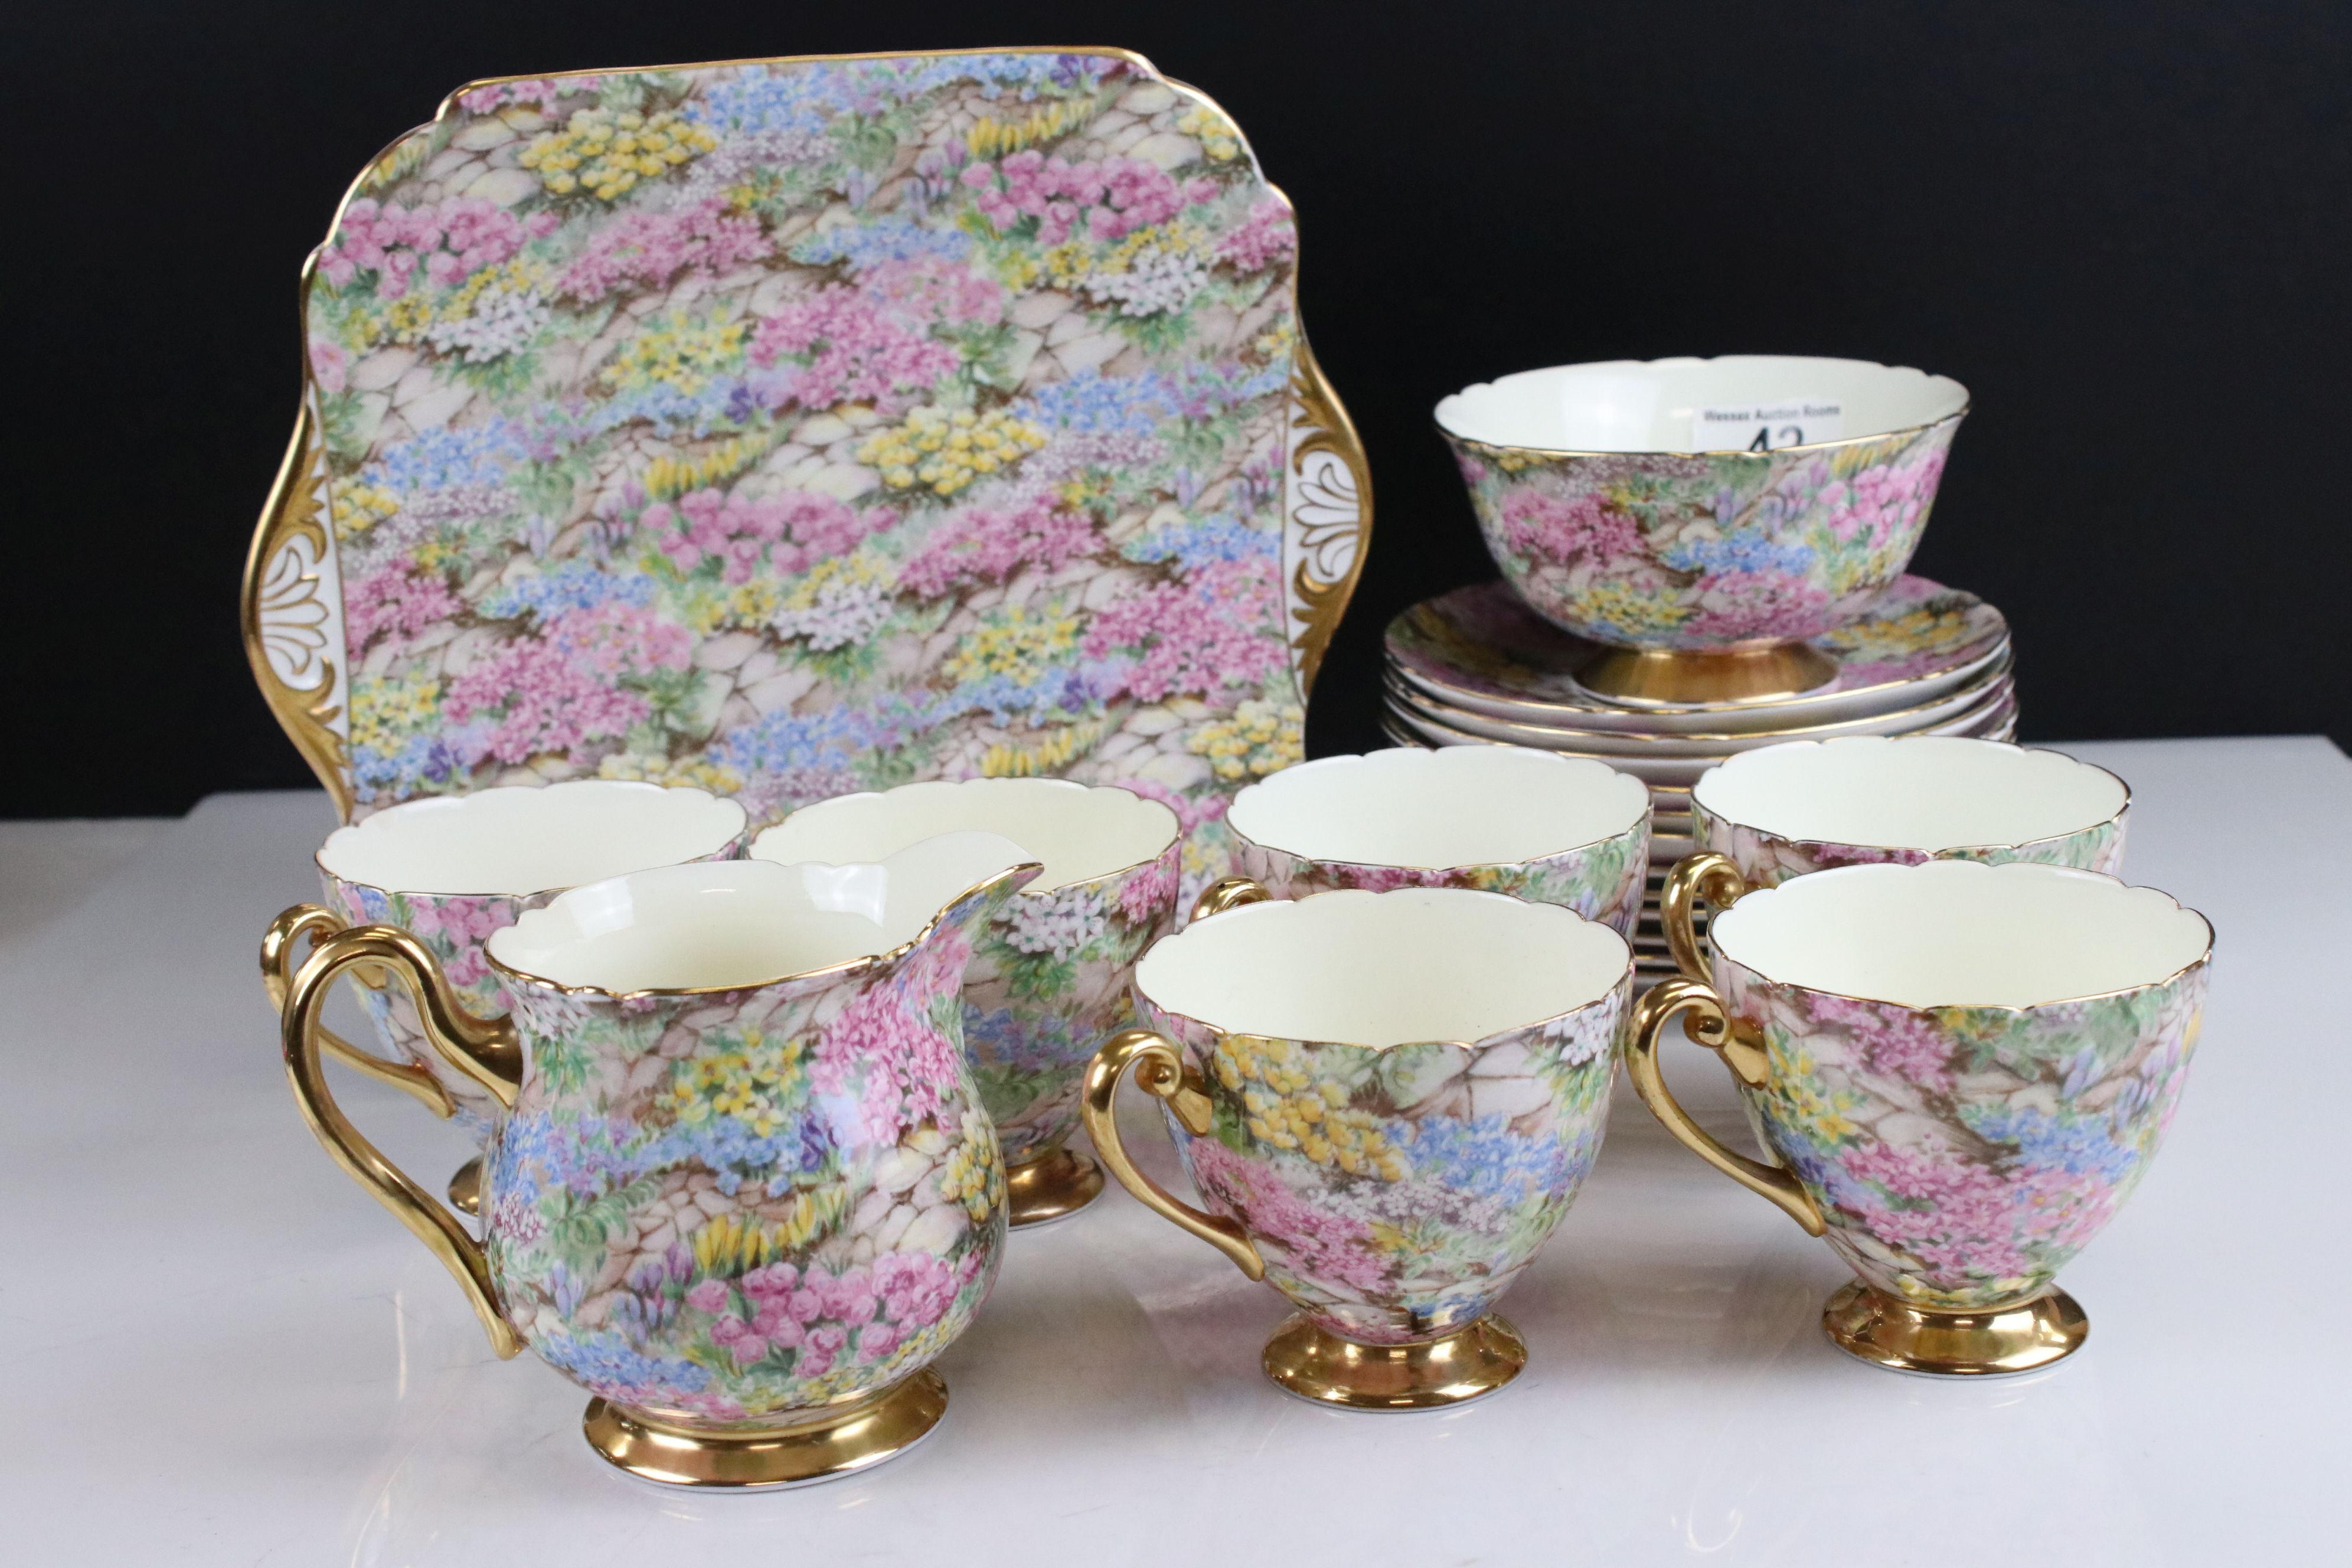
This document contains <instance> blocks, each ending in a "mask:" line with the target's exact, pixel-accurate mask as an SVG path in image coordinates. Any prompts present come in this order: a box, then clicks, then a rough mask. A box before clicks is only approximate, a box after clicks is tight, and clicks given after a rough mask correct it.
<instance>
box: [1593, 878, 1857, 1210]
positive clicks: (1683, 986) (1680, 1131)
mask: <svg viewBox="0 0 2352 1568" xmlns="http://www.w3.org/2000/svg"><path fill="white" fill-rule="evenodd" d="M1693 858H1696V857H1693ZM1689 864H1690V861H1688V860H1685V861H1684V862H1683V865H1684V866H1687V865H1689ZM1681 869H1682V867H1681V866H1677V867H1676V868H1675V870H1676V871H1677V872H1679V871H1680V870H1681ZM1677 1013H1681V1014H1685V1015H1686V1016H1685V1017H1684V1019H1683V1033H1684V1034H1685V1036H1686V1037H1689V1038H1690V1039H1692V1040H1695V1041H1696V1042H1697V1043H1698V1044H1700V1045H1702V1046H1705V1047H1707V1048H1708V1049H1710V1050H1712V1051H1714V1052H1715V1053H1716V1054H1717V1056H1719V1057H1721V1058H1723V1060H1724V1065H1725V1066H1726V1067H1728V1068H1730V1069H1731V1072H1732V1076H1734V1077H1735V1078H1737V1079H1739V1081H1740V1082H1741V1083H1743V1084H1746V1085H1747V1086H1748V1088H1750V1089H1760V1088H1762V1087H1763V1086H1764V1084H1765V1083H1766V1082H1767V1081H1768V1080H1769V1078H1770V1077H1771V1063H1770V1061H1769V1058H1768V1057H1767V1056H1766V1053H1765V1051H1764V1049H1763V1047H1760V1046H1759V1045H1757V1044H1756V1043H1755V1042H1753V1041H1751V1040H1742V1039H1740V1038H1738V1037H1737V1035H1736V1034H1735V1032H1734V1029H1733V1026H1732V1020H1731V1016H1730V1015H1729V1014H1727V1013H1726V1012H1725V1011H1724V1008H1723V1001H1722V999H1721V998H1720V997H1718V996H1717V995H1716V994H1715V992H1714V991H1713V990H1712V989H1711V988H1709V987H1708V986H1706V985H1705V984H1700V983H1699V982H1697V981H1695V980H1661V981H1659V982H1658V983H1657V984H1655V985H1653V986H1651V987H1650V989H1649V990H1648V991H1646V992H1644V993H1643V994H1642V999H1641V1000H1640V1001H1638V1002H1636V1003H1634V1004H1633V1016H1631V1017H1630V1018H1628V1019H1627V1020H1626V1024H1625V1027H1626V1041H1625V1070H1626V1073H1627V1074H1628V1075H1629V1076H1630V1077H1631V1078H1632V1079H1633V1092H1634V1093H1636V1094H1638V1095H1640V1096H1641V1097H1642V1103H1643V1104H1644V1105H1646V1106H1648V1107H1649V1108H1650V1113H1651V1114H1652V1115H1653V1116H1655V1117H1656V1118H1657V1119H1658V1120H1659V1121H1662V1122H1664V1124H1665V1128H1666V1131H1669V1132H1671V1133H1673V1134H1674V1135H1675V1137H1676V1138H1678V1139H1680V1140H1681V1141H1682V1142H1683V1143H1684V1144H1685V1146H1686V1147H1688V1148H1689V1149H1690V1150H1691V1152H1694V1153H1696V1155H1697V1156H1698V1157H1699V1158H1700V1159H1702V1160H1705V1161H1706V1163H1708V1164H1710V1165H1713V1166H1714V1167H1715V1168H1716V1169H1717V1170H1718V1171H1721V1172H1722V1173H1724V1174H1725V1175H1727V1176H1729V1177H1730V1178H1731V1179H1732V1180H1733V1181H1735V1182H1738V1184H1740V1185H1741V1186H1743V1187H1746V1188H1748V1190H1749V1191H1750V1192H1754V1193H1758V1194H1761V1195H1762V1196H1764V1197H1766V1198H1769V1199H1770V1200H1771V1201H1772V1202H1773V1203H1775V1204H1777V1205H1780V1207H1781V1208H1782V1209H1783V1210H1785V1211H1786V1212H1787V1214H1788V1215H1789V1217H1790V1219H1793V1220H1795V1221H1796V1222H1797V1223H1798V1224H1799V1225H1801V1226H1804V1227H1805V1234H1806V1235H1808V1236H1819V1235H1821V1234H1822V1230H1823V1229H1825V1228H1826V1224H1825V1222H1824V1221H1823V1220H1822V1211H1821V1207H1820V1205H1817V1204H1815V1203H1814V1202H1813V1198H1812V1194H1811V1193H1808V1192H1806V1191H1805V1189H1804V1185H1803V1184H1801V1183H1800V1182H1799V1181H1798V1180H1797V1176H1796V1173H1795V1172H1793V1171H1790V1170H1788V1169H1786V1168H1785V1167H1783V1166H1780V1165H1767V1164H1764V1163H1761V1162H1759V1161H1756V1160H1751V1159H1749V1158H1748V1156H1746V1155H1745V1154H1735V1153H1733V1152H1731V1151H1730V1150H1728V1149H1727V1148H1725V1147H1724V1146H1723V1144H1722V1143H1721V1142H1718V1141H1717V1139H1716V1138H1715V1137H1714V1136H1713V1135H1712V1134H1710V1133H1709V1132H1708V1131H1706V1129H1705V1128H1703V1127H1701V1126H1700V1125H1699V1124H1698V1123H1697V1122H1696V1121H1692V1120H1691V1119H1690V1113H1689V1112H1688V1111H1685V1110H1684V1109H1683V1108H1682V1106H1681V1105H1680V1104H1679V1103H1678V1102H1677V1101H1676V1100H1675V1097H1674V1093H1673V1091H1672V1090H1670V1089H1667V1088H1666V1080H1665V1078H1664V1075H1663V1074H1661V1073H1660V1072H1659V1070H1658V1038H1659V1037H1660V1036H1661V1035H1663V1034H1664V1033H1665V1028H1666V1026H1667V1025H1668V1024H1670V1023H1672V1022H1673V1021H1674V1017H1675V1014H1677Z"/></svg>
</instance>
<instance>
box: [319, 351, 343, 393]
mask: <svg viewBox="0 0 2352 1568" xmlns="http://www.w3.org/2000/svg"><path fill="white" fill-rule="evenodd" d="M345 363H346V362H345V358H344V354H343V350H342V346H341V344H340V343H332V342H328V341H326V340H325V339H324V338H321V339H320V340H319V341H318V342H314V343H312V344H311V345H310V379H311V380H312V381H314V382H316V383H318V384H319V390H320V391H321V392H341V391H342V389H343V367H344V364H345Z"/></svg>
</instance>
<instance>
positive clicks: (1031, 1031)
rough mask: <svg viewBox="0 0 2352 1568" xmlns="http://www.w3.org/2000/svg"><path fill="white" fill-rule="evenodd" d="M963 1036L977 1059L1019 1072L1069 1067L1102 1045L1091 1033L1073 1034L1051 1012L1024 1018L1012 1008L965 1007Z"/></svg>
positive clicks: (1064, 1022)
mask: <svg viewBox="0 0 2352 1568" xmlns="http://www.w3.org/2000/svg"><path fill="white" fill-rule="evenodd" d="M963 1039H964V1046H965V1047H966V1048H967V1049H968V1050H970V1051H971V1054H972V1056H973V1057H974V1058H976V1059H985V1060H987V1061H988V1062H989V1063H991V1064H992V1065H993V1066H997V1067H1002V1068H1010V1069H1012V1070H1013V1071H1014V1072H1016V1073H1034V1072H1045V1071H1047V1070H1048V1069H1050V1068H1064V1067H1068V1066H1069V1065H1070V1064H1072V1063H1073V1062H1081V1061H1084V1060H1086V1058H1087V1057H1089V1056H1091V1055H1093V1054H1094V1049H1095V1047H1096V1046H1097V1045H1098V1044H1100V1042H1099V1041H1097V1039H1095V1038H1094V1037H1093V1036H1092V1035H1088V1036H1087V1037H1086V1038H1084V1039H1080V1038H1078V1037H1076V1036H1075V1035H1073V1034H1072V1033H1071V1030H1070V1023H1069V1020H1068V1019H1066V1018H1063V1017H1058V1016H1053V1015H1050V1014H1049V1015H1044V1016H1031V1017H1029V1018H1027V1019H1025V1020H1024V1018H1022V1017H1021V1016H1017V1015H1015V1014H1014V1013H1013V1011H1012V1009H1010V1008H998V1009H996V1010H995V1011H993V1012H988V1013H983V1012H981V1011H980V1010H979V1009H977V1008H967V1009H965V1011H964V1016H963Z"/></svg>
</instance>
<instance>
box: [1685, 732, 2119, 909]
mask: <svg viewBox="0 0 2352 1568" xmlns="http://www.w3.org/2000/svg"><path fill="white" fill-rule="evenodd" d="M2130 806H2131V790H2130V788H2129V787H2128V786H2126V784H2125V783H2124V781H2123V780H2121V779H2119V778H2117V777H2116V775H2115V774H2113V773H2109V772H2107V770H2106V769H2105V768H2102V767H2096V766H2094V765H2093V764H2091V763H2084V762H2078V761H2076V760H2075V759H2074V758H2073V757H2070V756H2067V755H2066V754H2065V753H2064V752H2046V751H2028V750H2026V749H2025V748H2024V747H2022V746H2016V745H2012V744H2011V743H2010V742H2006V741H1978V740H1969V739H1967V738H1964V737H1961V736H1948V735H1905V736H1878V735H1864V736H1853V737H1850V738H1847V739H1843V740H1834V741H1794V742H1785V743H1783V744H1780V745H1776V746H1763V747H1759V748H1758V749H1756V750H1754V751H1751V752H1740V753H1739V754H1738V755H1736V756H1734V757H1732V758H1731V759H1730V760H1729V761H1728V762H1726V763H1721V764H1719V765H1718V766H1716V767H1713V768H1710V769H1708V770H1707V771H1706V773H1701V774H1700V775H1699V778H1698V783H1697V784H1696V786H1694V787H1693V788H1692V790H1691V821H1692V825H1693V835H1694V837H1696V839H1697V841H1698V843H1699V845H1700V847H1703V848H1707V849H1713V850H1716V851H1717V852H1718V853H1720V854H1723V855H1725V856H1727V857H1728V858H1730V860H1731V862H1732V864H1733V865H1735V866H1737V867H1738V868H1739V874H1740V876H1741V877H1742V878H1743V879H1746V880H1747V881H1748V882H1749V883H1751V884H1753V885H1755V886H1757V887H1762V888H1769V887H1773V886H1776V885H1778V884H1779V883H1780V882H1783V881H1786V880H1787V879H1789V878H1790V877H1801V876H1803V875H1804V874H1805V873H1807V872H1809V871H1825V870H1828V869H1829V868H1832V867H1833V866H1862V865H1872V864H1876V863H1879V862H1893V863H1895V864H1897V865H1915V864H1916V863H1917V862H1919V861H1921V860H1990V861H1991V862H1993V863H1994V864H1996V865H1998V864H2000V863H2003V862H2006V861H2011V860H2032V861H2037V862H2039V863H2041V864H2042V865H2045V866H2073V867H2074V868H2077V869H2080V870H2084V871H2105V872H2106V873H2107V874H2108V875H2110V876H2113V875H2115V874H2116V873H2117V872H2119V871H2120V870H2121V869H2122V868H2123V858H2124V819H2125V816H2126V813H2127V812H2128V811H2129V809H2130Z"/></svg>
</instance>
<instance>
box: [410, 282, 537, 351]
mask: <svg viewBox="0 0 2352 1568" xmlns="http://www.w3.org/2000/svg"><path fill="white" fill-rule="evenodd" d="M549 320H550V317H549V313H548V309H547V302H546V301H545V300H542V299H541V298H540V295H539V290H538V289H499V288H489V289H483V290H482V291H481V292H480V293H479V294H478V295H476V296H475V297H474V308H473V309H472V310H469V311H467V313H466V314H465V315H463V316H460V317H458V318H457V320H456V321H436V322H434V323H433V324H432V325H431V326H429V327H427V328H425V340H426V341H427V342H430V343H432V345H433V346H434V347H435V348H436V349H438V350H440V351H441V352H442V353H445V354H446V353H456V354H457V355H458V356H459V357H460V358H462V359H464V360H465V361H466V362H467V363H470V364H480V363H484V362H485V361H488V360H494V359H497V358H499V356H500V355H502V354H510V353H514V352H515V351H516V350H517V349H520V348H525V347H528V346H529V345H530V343H532V342H536V341H537V340H538V338H539V335H540V334H541V332H543V331H547V326H548V321H549Z"/></svg>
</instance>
